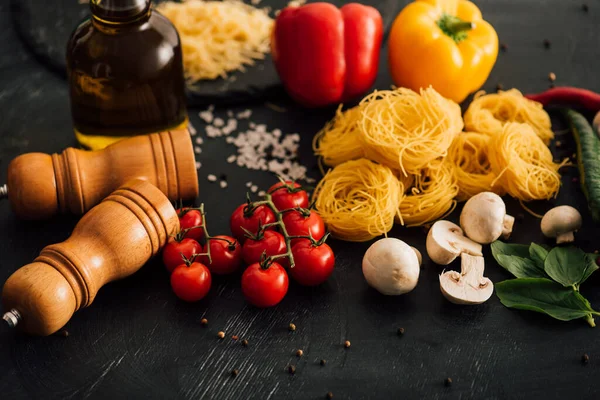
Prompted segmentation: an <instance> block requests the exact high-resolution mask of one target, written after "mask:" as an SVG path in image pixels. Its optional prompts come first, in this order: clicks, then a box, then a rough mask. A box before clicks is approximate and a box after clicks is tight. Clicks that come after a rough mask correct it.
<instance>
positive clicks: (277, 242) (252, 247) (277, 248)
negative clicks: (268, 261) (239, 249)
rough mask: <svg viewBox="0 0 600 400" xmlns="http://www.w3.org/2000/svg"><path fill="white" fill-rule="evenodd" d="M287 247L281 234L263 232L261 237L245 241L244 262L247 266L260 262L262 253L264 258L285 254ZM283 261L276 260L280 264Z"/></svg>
mask: <svg viewBox="0 0 600 400" xmlns="http://www.w3.org/2000/svg"><path fill="white" fill-rule="evenodd" d="M286 252H287V246H286V244H285V238H284V237H283V235H282V234H281V233H278V232H275V231H265V232H264V233H263V234H262V237H260V238H256V240H255V239H246V241H245V242H244V249H243V255H244V262H245V263H246V264H248V265H250V264H254V263H257V262H260V260H261V257H262V255H263V253H265V256H266V257H269V256H277V255H280V254H285V253H286ZM283 260H284V259H283V258H282V259H281V260H278V261H277V262H279V263H281V262H282V261H283Z"/></svg>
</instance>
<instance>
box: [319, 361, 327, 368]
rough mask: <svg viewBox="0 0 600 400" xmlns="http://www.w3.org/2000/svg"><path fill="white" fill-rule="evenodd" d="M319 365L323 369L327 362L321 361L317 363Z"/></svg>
mask: <svg viewBox="0 0 600 400" xmlns="http://www.w3.org/2000/svg"><path fill="white" fill-rule="evenodd" d="M319 364H321V366H322V367H324V366H325V364H327V361H325V360H321V361H320V362H319Z"/></svg>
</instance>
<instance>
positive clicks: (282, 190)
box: [267, 181, 308, 211]
mask: <svg viewBox="0 0 600 400" xmlns="http://www.w3.org/2000/svg"><path fill="white" fill-rule="evenodd" d="M267 193H270V194H271V200H272V201H273V204H275V207H277V209H278V210H279V211H281V210H286V209H288V208H295V207H300V208H308V193H306V191H304V190H302V186H300V185H299V184H297V183H296V182H292V181H285V183H282V182H279V183H276V184H274V185H273V186H271V187H270V188H269V190H268V191H267Z"/></svg>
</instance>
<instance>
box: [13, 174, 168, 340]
mask: <svg viewBox="0 0 600 400" xmlns="http://www.w3.org/2000/svg"><path fill="white" fill-rule="evenodd" d="M178 228H179V219H178V217H177V214H176V213H175V209H174V208H173V206H172V205H171V203H170V202H169V199H168V198H167V197H166V196H165V195H164V194H163V193H162V192H161V191H160V190H158V189H157V188H156V187H155V186H153V185H152V184H151V183H148V182H146V181H142V180H138V179H136V180H133V181H130V182H129V183H127V184H126V185H124V186H123V187H121V188H119V189H117V190H116V191H114V192H113V193H111V194H110V195H109V196H108V197H106V198H105V199H104V200H103V201H102V202H101V203H100V204H99V205H97V206H96V207H94V208H92V209H91V210H90V212H89V213H87V214H86V215H84V216H83V218H81V220H80V221H79V223H78V224H77V226H75V229H74V230H73V233H72V234H71V236H70V237H69V238H68V239H67V240H65V241H64V242H62V243H58V244H53V245H50V246H46V247H45V248H44V249H43V250H42V251H41V253H40V255H39V256H38V257H37V258H36V259H35V260H34V262H33V263H31V264H27V265H25V266H23V267H22V268H20V269H18V270H17V271H16V272H15V273H14V274H12V275H11V276H10V277H9V278H8V280H7V281H6V283H5V284H4V287H3V289H2V304H3V307H4V309H5V310H17V312H18V313H19V315H20V317H21V318H22V321H20V322H19V323H18V325H17V328H19V329H20V330H22V331H24V332H26V333H29V334H32V335H41V336H47V335H50V334H52V333H54V332H56V331H57V330H59V329H60V328H62V327H63V326H64V325H65V324H66V323H67V322H68V321H69V319H71V316H72V315H73V313H74V312H75V311H77V310H79V309H80V308H82V307H87V306H89V305H90V304H92V302H93V301H94V298H95V297H96V294H97V293H98V290H99V289H100V288H101V287H102V286H104V285H105V284H107V283H108V282H112V281H115V280H118V279H122V278H125V277H127V276H129V275H131V274H133V273H134V272H136V271H137V270H139V269H140V268H141V267H142V266H143V265H144V264H145V263H146V262H148V260H150V258H151V257H153V256H155V255H156V254H157V253H158V252H159V251H160V249H161V248H162V246H164V245H165V243H166V242H167V240H168V239H169V236H170V235H173V234H175V233H176V232H177V230H178Z"/></svg>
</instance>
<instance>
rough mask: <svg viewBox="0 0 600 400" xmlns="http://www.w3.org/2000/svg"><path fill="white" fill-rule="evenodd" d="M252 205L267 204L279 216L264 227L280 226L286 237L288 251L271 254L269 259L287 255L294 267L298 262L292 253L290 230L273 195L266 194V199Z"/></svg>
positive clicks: (291, 266)
mask: <svg viewBox="0 0 600 400" xmlns="http://www.w3.org/2000/svg"><path fill="white" fill-rule="evenodd" d="M252 205H253V207H254V208H256V207H260V206H267V207H269V209H270V210H271V211H273V213H274V214H275V217H276V218H277V222H273V223H270V224H266V225H263V227H266V226H278V227H279V229H281V233H282V234H283V237H284V239H285V248H286V249H287V252H286V253H284V254H278V255H276V256H270V257H269V260H271V261H272V260H276V259H279V258H283V257H287V258H288V260H289V261H290V268H294V267H295V266H296V263H295V262H294V255H293V254H292V239H290V235H289V234H288V231H287V229H286V228H285V224H284V223H283V214H282V213H281V212H280V211H279V210H278V209H277V207H275V204H274V203H273V200H272V197H271V195H270V194H269V193H267V194H265V200H262V201H257V202H255V203H252Z"/></svg>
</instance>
